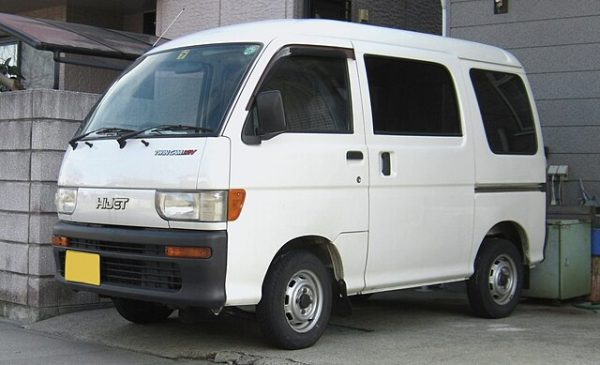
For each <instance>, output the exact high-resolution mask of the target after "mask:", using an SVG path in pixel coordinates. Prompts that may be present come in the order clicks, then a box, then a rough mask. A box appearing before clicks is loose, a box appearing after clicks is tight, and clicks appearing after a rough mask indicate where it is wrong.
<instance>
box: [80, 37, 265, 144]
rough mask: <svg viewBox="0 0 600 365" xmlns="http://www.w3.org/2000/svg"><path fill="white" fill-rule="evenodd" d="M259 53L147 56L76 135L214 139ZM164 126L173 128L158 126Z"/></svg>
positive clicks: (201, 50)
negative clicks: (135, 133) (136, 134)
mask: <svg viewBox="0 0 600 365" xmlns="http://www.w3.org/2000/svg"><path fill="white" fill-rule="evenodd" d="M259 49H260V46H259V45H256V44H222V45H210V46H199V47H192V48H186V49H177V50H172V51H167V52H162V53H157V54H153V55H149V56H147V57H146V58H144V59H142V60H141V61H140V62H139V63H138V64H137V65H136V66H135V67H134V68H132V69H131V70H130V71H129V72H127V73H126V74H124V75H123V76H122V77H121V78H120V79H119V80H118V81H117V82H116V83H115V84H114V85H113V86H112V87H111V88H110V89H109V90H108V91H107V93H106V95H105V96H104V97H103V98H102V100H101V101H100V103H99V104H98V106H97V107H96V109H95V110H94V112H93V113H92V114H91V115H90V117H89V119H88V121H87V123H86V124H85V126H84V127H83V128H82V130H81V131H80V133H79V135H80V136H82V135H83V134H86V133H90V132H92V131H96V130H103V129H104V128H111V129H113V130H116V129H121V130H124V131H127V130H129V131H141V130H145V131H144V132H143V134H145V135H144V137H148V136H160V135H163V136H164V135H173V134H178V135H181V134H185V135H215V133H217V132H218V131H219V129H220V127H221V124H222V123H223V119H224V117H225V114H226V112H227V110H228V108H229V106H230V104H231V101H232V100H233V98H234V96H235V94H236V91H237V89H238V88H239V85H240V82H241V80H242V78H243V77H244V75H245V73H246V71H247V70H248V68H249V66H250V65H251V63H252V61H253V60H254V58H255V57H256V55H257V54H258V50H259ZM169 125H174V126H178V127H179V128H166V129H165V128H164V126H169ZM181 126H190V127H197V128H181ZM153 127H161V128H158V129H153ZM119 134H120V133H119V132H115V133H112V134H110V137H113V138H114V137H115V135H119ZM140 134H141V133H140ZM92 137H93V138H107V137H108V135H107V134H97V133H90V137H87V138H92Z"/></svg>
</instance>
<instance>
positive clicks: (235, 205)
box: [227, 189, 246, 221]
mask: <svg viewBox="0 0 600 365" xmlns="http://www.w3.org/2000/svg"><path fill="white" fill-rule="evenodd" d="M244 200H246V190H244V189H231V190H229V196H228V197H227V220H228V221H234V220H236V219H238V217H239V216H240V213H242V208H243V207H244Z"/></svg>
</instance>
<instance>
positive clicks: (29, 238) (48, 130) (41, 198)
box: [0, 89, 100, 322]
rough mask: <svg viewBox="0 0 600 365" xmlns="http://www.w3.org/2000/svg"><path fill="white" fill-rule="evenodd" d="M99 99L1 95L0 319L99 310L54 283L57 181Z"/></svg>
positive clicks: (94, 300) (91, 300)
mask: <svg viewBox="0 0 600 365" xmlns="http://www.w3.org/2000/svg"><path fill="white" fill-rule="evenodd" d="M97 99H98V95H96V94H86V93H76V92H70V91H58V90H41V89H40V90H26V91H18V92H10V93H0V316H4V317H8V318H12V319H16V320H19V321H24V322H33V321H37V320H40V319H43V318H47V317H50V316H54V315H57V314H59V313H61V312H66V311H70V310H75V309H79V308H82V307H85V306H95V305H98V304H99V303H100V300H99V298H98V297H97V296H96V295H92V294H88V293H75V292H73V291H71V290H69V289H65V288H62V287H60V286H58V284H57V283H56V282H55V281H54V271H55V265H54V257H53V256H52V246H51V235H52V227H53V225H54V223H56V221H57V217H56V212H55V207H54V193H55V191H56V180H57V178H58V172H59V168H60V163H61V161H62V157H63V153H64V150H65V148H66V147H67V141H68V140H69V139H70V138H71V137H72V135H73V133H74V132H75V130H76V129H77V127H78V126H79V124H80V122H81V120H82V119H83V118H84V117H85V115H86V114H87V112H88V111H89V110H90V108H91V107H92V106H93V105H94V103H95V102H96V100H97Z"/></svg>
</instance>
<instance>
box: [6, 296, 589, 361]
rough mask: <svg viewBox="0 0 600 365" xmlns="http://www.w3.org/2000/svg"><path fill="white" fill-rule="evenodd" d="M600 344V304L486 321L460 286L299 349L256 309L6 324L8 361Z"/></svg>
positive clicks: (376, 311)
mask: <svg viewBox="0 0 600 365" xmlns="http://www.w3.org/2000/svg"><path fill="white" fill-rule="evenodd" d="M599 344H600V314H598V313H597V311H596V310H594V307H588V308H587V309H584V308H579V307H576V306H575V305H574V302H566V303H565V302H563V303H556V302H551V301H533V300H524V301H523V302H522V303H521V304H520V305H519V306H518V307H517V310H516V311H515V312H514V313H513V315H512V316H510V317H508V318H503V319H497V320H489V319H481V318H477V317H474V316H473V315H472V314H471V312H470V310H469V307H468V303H467V300H466V295H465V294H464V291H463V288H462V287H461V286H456V285H454V286H450V287H446V288H444V289H437V288H436V289H433V290H425V291H423V290H404V291H396V292H390V293H383V294H377V295H373V296H372V297H371V298H370V299H369V300H367V301H364V302H360V303H355V305H354V313H353V315H352V316H350V317H339V316H333V317H332V320H331V323H330V325H329V327H328V329H327V330H326V332H325V334H324V335H323V337H322V338H321V339H320V341H319V342H318V343H317V344H316V345H314V346H313V347H311V348H308V349H303V350H296V351H284V350H278V349H274V348H271V347H269V346H268V345H267V344H265V343H264V342H263V340H262V338H261V336H260V331H259V328H258V324H257V322H256V320H255V318H254V316H253V313H251V311H250V312H244V311H229V312H226V313H224V314H222V315H221V316H219V317H216V318H213V319H205V320H201V321H200V322H198V323H193V324H191V323H182V322H181V321H180V320H178V319H177V316H176V315H174V316H172V317H171V318H169V319H168V320H166V321H164V322H161V323H156V324H151V325H135V324H131V323H129V322H127V321H126V320H124V319H122V318H121V317H120V316H119V315H118V313H117V312H116V310H114V309H113V308H105V309H98V310H90V311H83V312H76V313H70V314H65V315H61V316H58V317H54V318H50V319H47V320H45V321H41V322H37V323H34V324H32V325H29V326H26V327H25V328H21V327H17V326H15V325H14V324H9V323H7V322H0V364H5V363H6V364H11V365H13V364H21V363H22V364H38V363H39V364H59V363H60V364H71V363H73V364H75V363H82V362H85V363H87V364H95V363H102V364H179V363H184V364H188V363H189V364H206V363H211V362H212V363H228V364H237V365H242V364H246V365H266V364H273V365H281V364H285V365H291V364H428V365H431V364H485V363H503V364H528V365H529V364H599V363H600V346H599ZM59 359H62V360H64V361H62V360H61V361H59ZM53 361H54V362H53Z"/></svg>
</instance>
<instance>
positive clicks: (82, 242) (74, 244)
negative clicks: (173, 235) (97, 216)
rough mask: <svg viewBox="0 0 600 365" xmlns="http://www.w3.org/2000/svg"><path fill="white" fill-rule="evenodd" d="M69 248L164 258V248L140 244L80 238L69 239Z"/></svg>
mask: <svg viewBox="0 0 600 365" xmlns="http://www.w3.org/2000/svg"><path fill="white" fill-rule="evenodd" d="M69 248H75V249H81V250H88V251H100V252H122V253H133V254H138V255H151V256H164V255H165V247H164V246H160V245H148V244H140V243H122V242H106V241H96V240H87V239H82V238H69Z"/></svg>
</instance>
